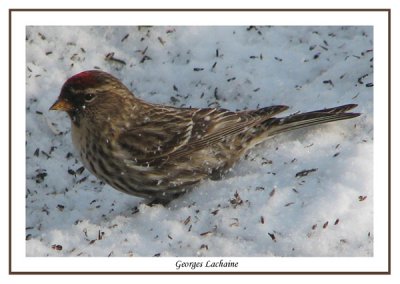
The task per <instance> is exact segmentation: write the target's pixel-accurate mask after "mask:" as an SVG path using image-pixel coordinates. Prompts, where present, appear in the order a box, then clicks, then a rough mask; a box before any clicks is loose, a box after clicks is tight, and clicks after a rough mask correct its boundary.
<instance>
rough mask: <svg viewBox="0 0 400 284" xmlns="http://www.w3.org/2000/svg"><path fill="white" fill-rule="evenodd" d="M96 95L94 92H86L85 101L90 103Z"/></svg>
mask: <svg viewBox="0 0 400 284" xmlns="http://www.w3.org/2000/svg"><path fill="white" fill-rule="evenodd" d="M95 97H96V96H95V95H94V94H92V93H89V94H85V102H87V103H90V102H91V101H93V100H94V98H95Z"/></svg>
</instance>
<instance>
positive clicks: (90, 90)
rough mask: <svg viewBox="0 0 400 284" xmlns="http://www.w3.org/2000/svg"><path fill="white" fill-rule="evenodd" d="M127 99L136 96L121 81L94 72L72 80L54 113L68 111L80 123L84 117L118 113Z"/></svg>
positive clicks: (63, 87)
mask: <svg viewBox="0 0 400 284" xmlns="http://www.w3.org/2000/svg"><path fill="white" fill-rule="evenodd" d="M126 98H133V95H132V93H131V92H130V91H129V90H128V89H127V88H126V87H125V86H124V84H122V83H121V81H119V80H118V79H117V78H115V77H114V76H112V75H110V74H108V73H106V72H103V71H99V70H90V71H84V72H81V73H78V74H76V75H74V76H72V77H71V78H69V79H68V80H67V81H66V82H65V83H64V85H63V86H62V88H61V92H60V95H59V97H58V99H57V101H56V102H55V103H54V104H53V105H52V106H51V107H50V110H59V111H65V112H67V113H68V115H69V116H70V118H71V120H72V121H73V122H75V123H77V124H79V121H80V120H81V119H83V118H94V119H96V118H99V117H104V116H106V117H110V116H113V115H115V114H117V113H118V111H119V109H120V108H121V106H122V105H123V103H124V102H123V101H124V99H126Z"/></svg>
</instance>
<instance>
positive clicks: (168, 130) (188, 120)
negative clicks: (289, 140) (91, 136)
mask: <svg viewBox="0 0 400 284" xmlns="http://www.w3.org/2000/svg"><path fill="white" fill-rule="evenodd" d="M286 108H287V107H285V106H274V107H268V108H263V109H259V110H256V111H242V112H232V111H228V110H225V109H215V108H208V109H177V108H156V109H152V110H151V111H149V112H148V113H147V114H146V115H144V116H143V119H144V120H143V123H140V124H139V125H138V126H137V127H134V128H130V129H128V130H126V131H125V132H123V133H121V134H120V136H119V138H118V143H119V145H120V147H121V148H122V149H123V150H125V152H126V153H128V156H129V158H128V159H129V160H130V161H132V162H134V163H135V164H137V165H147V166H153V165H158V164H161V163H163V162H165V161H166V160H170V159H175V158H179V157H182V156H185V155H189V154H190V153H193V152H194V151H198V150H200V149H203V148H205V147H207V146H210V145H212V144H215V143H218V142H221V141H224V139H225V138H226V137H227V136H229V135H234V134H237V133H240V132H243V131H245V130H247V129H249V128H250V127H252V126H253V125H255V124H256V123H259V122H261V121H263V120H265V119H267V118H269V117H271V116H272V115H274V114H276V113H278V112H281V111H283V110H285V109H286Z"/></svg>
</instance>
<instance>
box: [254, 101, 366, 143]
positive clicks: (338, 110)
mask: <svg viewBox="0 0 400 284" xmlns="http://www.w3.org/2000/svg"><path fill="white" fill-rule="evenodd" d="M356 106H357V105H356V104H348V105H342V106H338V107H333V108H327V109H321V110H316V111H310V112H305V113H299V114H293V115H289V116H286V117H282V118H277V117H272V118H268V119H266V120H265V121H263V122H262V123H261V125H260V126H261V127H260V128H261V129H260V130H261V131H262V132H263V133H262V134H261V136H262V137H260V138H263V139H265V138H267V137H271V136H274V135H276V134H279V133H283V132H286V131H290V130H295V129H300V128H303V127H308V126H312V125H317V124H322V123H327V122H332V121H338V120H344V119H350V118H354V117H357V116H359V115H360V113H353V112H347V111H349V110H351V109H353V108H355V107H356Z"/></svg>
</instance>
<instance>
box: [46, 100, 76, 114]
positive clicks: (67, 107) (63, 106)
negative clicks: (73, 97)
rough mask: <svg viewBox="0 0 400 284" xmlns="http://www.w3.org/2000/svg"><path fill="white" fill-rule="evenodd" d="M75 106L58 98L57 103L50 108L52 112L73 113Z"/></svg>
mask: <svg viewBox="0 0 400 284" xmlns="http://www.w3.org/2000/svg"><path fill="white" fill-rule="evenodd" d="M73 109H74V108H73V106H72V104H71V103H70V102H68V101H66V100H63V99H60V98H58V99H57V101H56V102H55V103H54V104H53V105H52V106H51V107H50V110H61V111H71V110H73Z"/></svg>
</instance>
